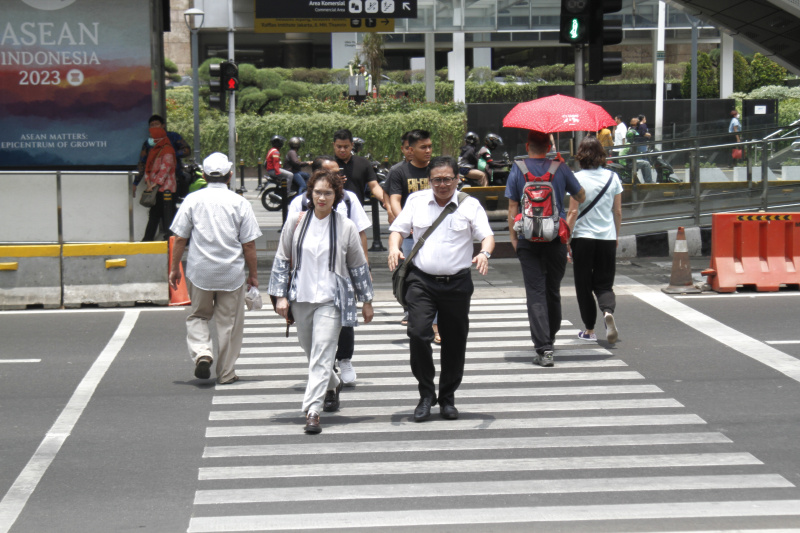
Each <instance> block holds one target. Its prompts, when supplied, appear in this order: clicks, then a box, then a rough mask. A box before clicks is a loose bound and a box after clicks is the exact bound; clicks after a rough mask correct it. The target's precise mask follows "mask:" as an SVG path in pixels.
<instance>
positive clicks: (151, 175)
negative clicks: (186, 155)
mask: <svg viewBox="0 0 800 533" xmlns="http://www.w3.org/2000/svg"><path fill="white" fill-rule="evenodd" d="M150 138H151V139H152V140H153V146H152V148H150V151H149V152H148V154H147V161H146V162H145V166H144V180H145V183H146V189H145V190H147V191H151V190H152V189H153V187H155V188H157V189H158V193H157V194H156V204H155V205H154V206H153V207H151V208H150V211H149V213H148V217H147V227H146V228H145V230H144V238H143V239H142V240H143V241H152V240H154V239H155V237H156V232H157V231H158V226H159V224H161V227H162V228H163V229H164V240H167V239H169V237H170V235H172V233H171V231H170V229H169V227H170V226H171V225H172V220H173V218H174V217H175V207H176V203H177V201H176V200H177V198H176V197H175V192H176V191H177V189H178V182H177V181H176V178H175V168H176V164H177V163H176V161H177V159H176V155H175V149H174V148H173V147H172V143H170V141H169V138H168V137H167V132H166V131H165V130H164V128H150Z"/></svg>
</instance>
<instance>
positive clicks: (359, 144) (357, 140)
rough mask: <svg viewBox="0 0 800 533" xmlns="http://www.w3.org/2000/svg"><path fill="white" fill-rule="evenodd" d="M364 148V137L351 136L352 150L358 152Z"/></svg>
mask: <svg viewBox="0 0 800 533" xmlns="http://www.w3.org/2000/svg"><path fill="white" fill-rule="evenodd" d="M362 148H364V139H362V138H361V137H353V151H354V152H355V153H358V152H360V151H361V149H362Z"/></svg>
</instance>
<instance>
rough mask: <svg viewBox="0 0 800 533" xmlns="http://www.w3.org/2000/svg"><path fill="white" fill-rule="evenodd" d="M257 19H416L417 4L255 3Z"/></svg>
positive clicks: (355, 0)
mask: <svg viewBox="0 0 800 533" xmlns="http://www.w3.org/2000/svg"><path fill="white" fill-rule="evenodd" d="M255 3H256V20H258V19H286V18H292V19H299V18H306V19H307V18H317V19H319V18H321V19H337V18H344V19H347V18H353V19H357V18H362V17H368V18H375V19H381V18H389V19H415V18H417V0H292V1H291V2H276V1H275V0H255Z"/></svg>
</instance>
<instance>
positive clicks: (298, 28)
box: [255, 18, 394, 33]
mask: <svg viewBox="0 0 800 533" xmlns="http://www.w3.org/2000/svg"><path fill="white" fill-rule="evenodd" d="M379 31H386V32H392V31H394V19H384V18H382V19H327V20H326V19H256V23H255V32H256V33H294V32H297V33H337V32H379Z"/></svg>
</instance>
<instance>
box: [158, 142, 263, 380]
mask: <svg viewBox="0 0 800 533" xmlns="http://www.w3.org/2000/svg"><path fill="white" fill-rule="evenodd" d="M232 167H233V163H231V162H230V161H228V156H226V155H225V154H221V153H219V152H215V153H213V154H211V155H210V156H208V157H207V158H206V159H205V161H203V176H204V177H205V179H206V181H207V182H208V186H207V187H206V188H204V189H201V190H199V191H196V192H193V193H192V194H190V195H188V196H187V197H186V199H185V200H184V201H183V203H182V204H181V208H180V209H179V210H178V214H177V215H175V221H174V222H173V224H172V228H171V229H172V231H173V232H174V233H175V244H174V246H173V248H172V268H171V270H170V273H169V284H170V286H171V287H172V288H173V290H174V289H177V287H178V282H179V281H180V279H181V271H180V264H181V258H182V257H183V252H184V250H185V249H186V245H187V243H188V244H189V257H188V258H187V261H186V279H187V281H188V283H187V287H188V289H189V296H190V297H191V299H192V303H191V312H190V314H189V317H188V318H187V319H186V342H187V344H188V346H189V353H190V354H191V356H192V359H193V361H194V363H195V370H194V375H195V377H196V378H199V379H208V378H210V377H211V365H212V363H213V362H214V355H213V342H212V339H211V331H210V330H209V327H208V323H209V322H210V321H211V320H212V319H213V320H214V323H215V326H216V327H215V330H216V334H217V343H216V344H217V346H218V358H217V367H216V375H217V382H218V383H220V384H222V385H227V384H230V383H234V382H236V381H238V379H239V377H238V376H237V375H236V372H235V370H234V365H235V364H236V360H237V359H238V358H239V352H240V351H241V349H242V336H243V333H244V307H245V305H244V303H245V294H246V292H247V289H248V287H258V261H257V258H256V243H255V241H256V239H257V238H258V237H260V236H261V230H259V228H258V221H256V216H255V214H253V208H252V206H251V205H250V202H248V201H247V200H245V199H244V198H243V197H242V196H240V195H238V194H236V193H235V192H233V191H231V190H229V189H228V182H229V181H230V179H231V177H232V176H233V172H231V168H232ZM245 266H246V267H247V270H248V272H247V276H245Z"/></svg>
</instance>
